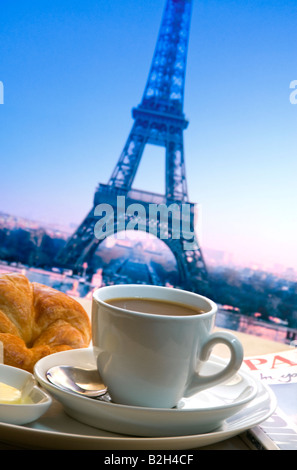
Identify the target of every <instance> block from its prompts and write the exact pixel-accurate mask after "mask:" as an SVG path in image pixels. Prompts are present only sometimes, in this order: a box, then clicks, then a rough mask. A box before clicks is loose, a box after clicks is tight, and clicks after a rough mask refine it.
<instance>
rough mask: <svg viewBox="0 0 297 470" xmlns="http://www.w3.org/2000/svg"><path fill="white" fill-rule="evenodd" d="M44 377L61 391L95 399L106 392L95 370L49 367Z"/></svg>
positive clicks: (73, 367)
mask: <svg viewBox="0 0 297 470" xmlns="http://www.w3.org/2000/svg"><path fill="white" fill-rule="evenodd" d="M46 377H47V379H48V380H49V382H51V383H52V384H54V385H56V386H57V387H59V388H62V389H63V390H68V391H71V392H76V393H79V394H80V395H83V396H86V397H90V398H96V397H100V396H102V395H104V394H106V392H107V387H106V386H105V385H104V384H103V383H102V379H101V377H100V375H99V373H98V371H97V370H95V369H94V370H93V369H92V370H90V369H81V368H79V367H75V366H54V367H51V368H50V369H49V370H48V371H47V373H46Z"/></svg>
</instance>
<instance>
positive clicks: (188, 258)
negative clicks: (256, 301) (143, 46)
mask: <svg viewBox="0 0 297 470" xmlns="http://www.w3.org/2000/svg"><path fill="white" fill-rule="evenodd" d="M191 10H192V0H166V4H165V9H164V13H163V18H162V21H161V27H160V30H159V35H158V39H157V44H156V48H155V52H154V56H153V60H152V64H151V68H150V71H149V75H148V79H147V83H146V86H145V90H144V93H143V97H142V100H141V103H140V104H139V105H138V106H137V107H136V108H133V110H132V117H133V119H134V123H133V125H132V129H131V132H130V134H129V136H128V138H127V141H126V143H125V146H124V148H123V151H122V153H121V155H120V157H119V159H118V162H117V164H116V166H115V168H114V171H113V172H112V174H111V177H110V179H109V181H108V182H107V183H106V184H103V183H100V184H99V185H98V187H97V189H96V192H95V195H94V201H93V207H92V209H91V210H90V212H89V213H88V214H87V216H86V217H85V219H84V220H83V221H82V223H81V224H80V226H79V227H78V229H77V230H76V231H75V233H74V234H73V235H72V236H71V237H70V238H69V240H68V241H67V243H66V245H65V247H64V248H63V250H62V251H61V252H60V253H59V255H58V258H57V263H58V264H59V265H60V266H64V267H68V268H71V269H73V270H74V272H82V265H83V263H84V262H88V263H89V262H90V261H91V260H92V258H93V256H94V254H95V252H96V249H97V248H98V246H99V244H100V243H101V242H102V240H103V239H104V237H103V238H102V237H101V238H100V237H98V236H96V227H97V225H98V221H99V218H98V207H99V209H100V208H102V207H108V208H111V216H112V219H110V220H108V218H107V216H105V218H104V221H105V237H107V236H108V235H109V234H114V233H118V232H120V231H122V230H127V228H129V227H131V224H132V225H133V226H135V225H137V228H138V229H141V230H144V231H147V232H149V231H151V230H153V231H154V234H156V236H157V237H160V238H162V236H161V234H162V233H163V234H164V229H165V231H167V232H166V237H165V238H164V237H163V241H164V242H165V243H166V245H167V246H168V247H169V249H170V250H171V251H172V253H173V254H174V256H175V259H176V262H177V266H178V271H179V275H180V287H183V288H185V289H187V290H192V291H196V292H198V291H199V292H201V293H208V276H207V269H206V266H205V262H204V259H203V255H202V251H201V249H200V246H199V243H198V240H197V236H196V234H195V220H196V219H195V210H196V209H195V204H194V203H191V202H189V198H188V190H187V181H186V173H185V160H184V145H183V133H184V130H185V129H186V128H187V126H188V121H187V120H186V119H185V116H184V113H183V101H184V84H185V72H186V59H187V49H188V39H189V28H190V19H191ZM147 144H153V145H155V146H161V147H163V148H164V149H165V163H166V170H165V173H166V174H165V194H156V193H153V192H148V191H142V190H137V189H134V188H133V187H132V184H133V181H134V178H135V175H136V173H137V170H138V167H139V164H140V161H141V157H142V155H143V151H144V149H145V146H146V145H147ZM119 201H121V203H123V201H124V202H125V207H126V208H127V207H128V208H131V207H134V208H135V207H136V206H137V207H138V208H139V207H141V208H143V210H142V211H135V212H133V211H130V212H129V211H128V212H126V211H119ZM172 204H174V207H175V208H176V209H177V212H176V213H175V215H172V213H168V219H167V222H166V223H167V225H166V227H165V228H164V227H162V220H161V219H160V218H155V219H154V220H153V221H152V218H151V217H149V215H148V214H149V210H150V207H152V206H154V207H156V206H158V207H159V208H160V207H161V208H162V207H163V208H164V207H165V208H169V207H172ZM103 205H105V206H103ZM185 209H187V211H186V215H184V212H185ZM139 212H141V214H140V213H139ZM176 214H178V216H179V217H180V218H179V222H180V227H181V225H182V222H183V221H184V222H187V230H186V231H184V230H180V231H179V236H176V234H175V232H174V226H175V227H176ZM101 216H102V214H101ZM101 221H102V219H101ZM152 225H154V227H152ZM163 225H164V224H163Z"/></svg>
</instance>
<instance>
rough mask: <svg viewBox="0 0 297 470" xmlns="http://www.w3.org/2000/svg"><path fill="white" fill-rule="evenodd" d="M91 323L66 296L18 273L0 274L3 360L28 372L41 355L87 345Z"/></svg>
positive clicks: (0, 336) (0, 318)
mask: <svg viewBox="0 0 297 470" xmlns="http://www.w3.org/2000/svg"><path fill="white" fill-rule="evenodd" d="M90 340H91V322H90V319H89V317H88V314H87V313H86V312H85V310H84V309H83V307H82V306H81V305H80V304H79V303H78V302H77V301H76V300H74V299H72V298H71V297H69V296H68V295H66V294H64V293H63V292H60V291H58V290H56V289H53V288H51V287H48V286H45V285H42V284H39V283H37V282H32V283H31V282H30V281H29V280H28V279H27V277H26V276H24V275H22V274H19V273H12V274H0V346H1V342H2V344H3V356H4V363H5V364H7V365H11V366H14V367H19V368H20V369H25V370H27V371H29V372H32V371H33V368H34V365H35V363H36V362H37V361H38V360H39V359H41V358H42V357H44V356H47V355H49V354H52V353H55V352H59V351H64V350H67V349H76V348H84V347H87V346H88V345H89V343H90Z"/></svg>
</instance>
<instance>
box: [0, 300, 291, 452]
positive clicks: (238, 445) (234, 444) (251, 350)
mask: <svg viewBox="0 0 297 470" xmlns="http://www.w3.org/2000/svg"><path fill="white" fill-rule="evenodd" d="M76 300H78V301H79V302H80V303H81V304H82V306H83V307H84V308H85V310H86V311H87V313H88V314H89V315H91V301H90V300H86V299H76ZM215 330H216V331H228V330H224V329H223V328H215ZM232 333H233V334H234V335H235V336H237V337H238V339H239V340H240V341H241V343H242V345H243V349H244V355H245V357H248V356H254V355H260V354H268V353H274V352H279V351H285V350H288V349H290V346H288V345H286V344H283V343H278V342H276V341H270V340H266V339H263V338H261V337H257V336H254V335H249V334H245V333H241V332H237V331H233V330H232ZM213 352H214V354H216V355H217V356H220V357H222V358H226V357H228V350H227V348H226V347H225V346H223V345H217V346H215V349H214V350H213ZM10 449H13V450H17V448H16V447H14V446H13V445H11V446H10V445H7V444H5V443H1V442H0V450H10ZM199 450H249V447H248V446H247V445H246V444H245V442H244V441H243V440H242V439H241V438H240V435H239V436H235V437H233V438H231V439H228V440H225V441H222V442H219V443H216V444H213V445H209V446H206V447H203V448H200V449H199Z"/></svg>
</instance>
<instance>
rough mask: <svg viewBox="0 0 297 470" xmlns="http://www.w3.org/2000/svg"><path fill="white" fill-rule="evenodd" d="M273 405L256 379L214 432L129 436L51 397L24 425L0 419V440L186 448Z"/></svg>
mask: <svg viewBox="0 0 297 470" xmlns="http://www.w3.org/2000/svg"><path fill="white" fill-rule="evenodd" d="M275 408H276V400H275V397H274V395H273V393H272V392H271V391H270V389H269V388H268V387H267V386H266V385H263V384H262V383H261V382H258V392H257V395H256V397H255V398H254V399H253V400H252V401H251V402H250V403H248V404H247V406H246V407H245V408H243V409H242V410H241V411H240V412H239V413H236V414H234V415H233V416H232V417H231V418H228V419H227V420H226V421H225V422H224V423H223V425H222V426H221V427H220V428H219V429H218V430H216V431H215V432H211V433H206V434H195V435H192V436H191V435H189V436H183V435H180V436H174V437H131V436H123V435H119V434H114V433H110V432H107V431H102V430H100V429H96V428H94V427H91V426H87V425H84V424H82V423H80V422H79V421H76V420H74V419H72V418H71V417H69V416H68V415H67V414H65V412H64V410H63V407H62V405H61V404H60V403H59V402H57V401H56V400H53V404H52V406H51V407H50V409H49V410H48V411H47V413H45V414H44V415H43V416H42V417H41V418H39V419H38V420H36V421H35V422H34V423H31V424H29V425H24V426H17V425H12V424H6V423H0V441H3V442H6V443H9V444H14V445H15V446H19V447H23V448H27V447H29V448H31V449H32V448H33V449H58V450H59V449H62V450H131V449H132V450H186V449H198V448H200V447H204V446H208V445H212V444H216V443H218V442H221V441H224V440H226V439H230V438H232V437H233V436H236V435H237V434H240V433H242V432H244V431H246V430H247V429H250V428H252V427H254V426H257V425H258V424H260V423H262V422H263V421H265V420H266V419H268V418H269V417H270V416H271V414H272V413H273V412H274V410H275Z"/></svg>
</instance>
